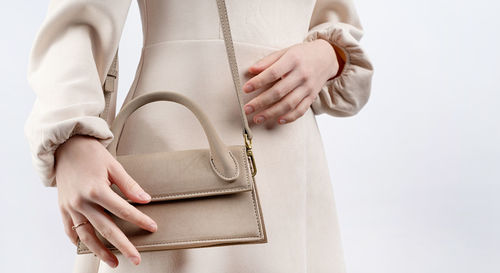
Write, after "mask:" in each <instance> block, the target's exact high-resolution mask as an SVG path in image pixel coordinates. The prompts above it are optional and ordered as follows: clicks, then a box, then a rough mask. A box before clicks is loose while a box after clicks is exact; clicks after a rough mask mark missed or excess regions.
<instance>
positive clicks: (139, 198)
mask: <svg viewBox="0 0 500 273" xmlns="http://www.w3.org/2000/svg"><path fill="white" fill-rule="evenodd" d="M113 160H114V161H113V163H112V164H110V166H109V180H110V181H111V182H112V183H114V184H116V185H117V186H118V187H119V188H120V191H121V192H122V193H123V194H125V196H127V197H128V198H129V199H130V200H132V201H134V202H138V203H148V202H149V201H151V196H150V195H149V194H148V193H147V192H145V191H144V190H143V189H142V188H141V186H140V185H139V184H137V182H136V181H135V180H134V179H133V178H132V177H131V176H130V175H129V174H128V173H127V171H126V170H125V169H124V168H123V166H122V165H121V164H120V162H119V161H118V160H116V159H113Z"/></svg>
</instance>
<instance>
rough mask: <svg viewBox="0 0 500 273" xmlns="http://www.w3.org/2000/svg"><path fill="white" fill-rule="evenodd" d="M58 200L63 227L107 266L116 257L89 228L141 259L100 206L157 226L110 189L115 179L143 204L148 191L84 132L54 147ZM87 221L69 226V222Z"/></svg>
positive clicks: (115, 262)
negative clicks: (87, 222)
mask: <svg viewBox="0 0 500 273" xmlns="http://www.w3.org/2000/svg"><path fill="white" fill-rule="evenodd" d="M55 158H56V159H55V160H56V166H55V170H56V181H57V189H58V200H59V201H58V204H59V208H60V211H61V214H62V219H63V221H64V229H65V231H66V234H67V235H68V236H69V238H70V239H71V241H72V242H73V244H75V245H76V243H77V238H78V237H79V238H80V240H81V241H82V242H83V243H85V245H86V246H87V247H88V248H89V249H90V250H91V251H92V252H94V254H95V255H97V256H98V257H99V258H100V259H101V260H103V261H105V262H106V263H107V264H108V265H109V266H111V267H116V266H117V265H118V259H117V258H116V256H115V255H114V254H113V253H112V252H111V251H110V250H109V249H107V248H106V247H105V246H104V244H103V243H102V242H101V241H100V240H99V239H98V238H97V236H96V234H95V232H94V228H95V229H97V231H98V232H99V233H100V234H101V235H102V236H103V237H104V238H106V239H107V240H108V241H109V242H110V243H112V244H113V245H114V246H115V247H116V248H118V250H119V251H120V252H121V253H123V254H124V255H125V256H126V257H128V258H129V259H130V261H131V262H132V263H134V264H135V265H138V264H139V263H140V260H141V258H140V255H139V252H138V251H137V249H136V248H135V246H134V245H133V244H132V243H131V242H130V241H129V239H128V238H127V237H126V236H125V234H124V233H123V232H122V231H121V230H120V229H119V228H118V226H117V225H116V224H115V222H114V221H113V220H112V218H111V217H110V216H109V215H108V214H107V213H106V212H105V211H104V209H103V208H105V209H107V210H108V211H110V212H112V213H113V214H115V215H116V216H118V217H120V218H122V219H124V220H127V221H129V222H131V223H134V224H136V225H138V226H140V227H141V228H143V229H146V230H149V231H151V232H155V231H156V230H157V225H156V223H155V222H154V221H153V219H151V218H150V217H149V216H147V215H146V214H144V213H142V212H141V211H139V210H138V209H137V208H135V207H134V206H132V205H131V204H130V203H129V202H127V201H126V200H125V199H123V198H122V197H120V196H119V195H118V194H116V193H115V192H114V191H113V190H112V189H111V187H110V186H111V184H112V183H113V184H116V185H117V186H118V187H119V188H120V191H121V192H122V193H123V194H125V195H126V196H127V198H129V199H130V200H132V201H134V202H138V203H148V202H150V201H151V196H149V195H148V194H147V193H146V192H145V191H144V190H143V189H142V188H141V187H140V186H139V184H137V182H135V180H134V179H133V178H132V177H131V176H130V175H128V173H127V172H126V171H125V169H124V168H123V166H122V165H121V164H120V163H119V162H118V161H117V160H116V159H115V158H114V157H113V156H112V155H111V154H110V153H109V152H108V151H107V149H106V148H105V147H104V146H103V145H102V144H101V143H99V141H98V140H97V139H96V138H94V137H92V136H86V135H74V136H72V137H70V138H69V139H68V140H67V141H66V142H64V143H63V144H61V145H60V146H59V147H58V148H57V150H56V152H55ZM87 220H88V221H89V224H84V225H81V226H79V227H78V228H76V230H73V229H72V228H71V227H72V226H73V225H76V224H79V223H82V222H84V221H87Z"/></svg>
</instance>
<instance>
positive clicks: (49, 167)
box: [25, 116, 114, 187]
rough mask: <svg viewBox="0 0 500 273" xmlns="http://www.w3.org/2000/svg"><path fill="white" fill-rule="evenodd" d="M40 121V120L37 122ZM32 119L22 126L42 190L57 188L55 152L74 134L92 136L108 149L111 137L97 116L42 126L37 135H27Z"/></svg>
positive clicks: (107, 127) (103, 121)
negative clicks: (42, 186)
mask: <svg viewBox="0 0 500 273" xmlns="http://www.w3.org/2000/svg"><path fill="white" fill-rule="evenodd" d="M38 122H39V121H38ZM29 124H31V120H30V119H28V122H27V123H26V126H25V135H26V136H27V138H28V141H29V144H30V147H31V151H33V152H32V153H31V160H32V163H33V166H34V167H35V171H36V173H37V174H38V175H39V177H40V179H41V181H42V183H43V185H44V186H45V187H57V182H56V179H55V156H54V153H55V150H56V149H57V148H58V147H59V146H60V145H61V144H63V143H64V142H65V141H66V140H68V139H69V138H70V137H72V136H73V135H88V136H93V137H95V138H96V139H97V140H98V141H99V142H100V143H101V144H102V145H103V146H104V147H107V146H108V145H109V143H111V141H112V140H113V138H114V136H113V133H112V132H111V130H110V128H109V125H108V124H107V122H106V121H105V120H104V119H102V118H100V117H96V116H82V117H76V118H72V119H67V120H63V121H61V122H58V123H56V124H50V125H47V126H42V127H41V128H38V129H39V132H38V133H33V132H28V130H29V128H31V127H30V126H29Z"/></svg>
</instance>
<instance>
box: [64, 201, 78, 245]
mask: <svg viewBox="0 0 500 273" xmlns="http://www.w3.org/2000/svg"><path fill="white" fill-rule="evenodd" d="M61 217H62V220H63V225H64V232H66V235H68V237H69V239H70V240H71V242H72V243H73V244H74V245H75V246H76V245H77V239H78V234H77V233H76V231H75V230H73V229H72V228H71V227H72V226H73V225H74V223H73V219H71V215H70V214H69V213H68V212H67V211H65V210H63V209H61Z"/></svg>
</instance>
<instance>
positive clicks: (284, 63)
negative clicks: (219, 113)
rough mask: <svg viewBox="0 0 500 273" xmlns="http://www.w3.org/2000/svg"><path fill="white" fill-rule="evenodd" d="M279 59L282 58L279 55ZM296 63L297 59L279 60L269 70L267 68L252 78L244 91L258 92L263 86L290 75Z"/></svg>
mask: <svg viewBox="0 0 500 273" xmlns="http://www.w3.org/2000/svg"><path fill="white" fill-rule="evenodd" d="M289 56H294V55H289ZM278 57H281V55H279V56H278ZM295 61H296V58H293V57H289V58H279V59H278V60H277V61H275V62H274V63H272V64H271V66H269V67H268V68H266V69H265V70H264V71H262V72H261V73H259V74H258V75H256V76H254V77H252V78H251V79H250V80H248V81H247V82H246V83H245V85H244V86H243V91H245V92H246V93H249V92H251V91H253V90H256V89H258V88H260V87H262V86H265V85H266V84H269V83H271V82H274V81H276V80H278V79H280V78H281V77H283V76H284V75H285V74H286V73H288V72H289V71H290V70H292V69H293V68H294V66H295Z"/></svg>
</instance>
